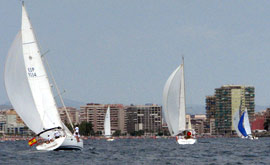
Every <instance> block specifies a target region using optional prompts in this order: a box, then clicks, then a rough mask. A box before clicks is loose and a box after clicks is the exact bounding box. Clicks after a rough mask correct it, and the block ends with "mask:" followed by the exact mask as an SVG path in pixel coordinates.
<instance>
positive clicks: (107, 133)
mask: <svg viewBox="0 0 270 165" xmlns="http://www.w3.org/2000/svg"><path fill="white" fill-rule="evenodd" d="M110 111H111V110H110V106H108V108H107V112H106V115H105V119H104V136H105V138H106V139H107V141H114V139H113V138H112V132H111V114H110Z"/></svg>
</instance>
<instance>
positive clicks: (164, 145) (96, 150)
mask: <svg viewBox="0 0 270 165" xmlns="http://www.w3.org/2000/svg"><path fill="white" fill-rule="evenodd" d="M0 164H1V165H2V164H9V165H11V164H50V165H52V164H72V165H79V164H147V165H148V164H150V165H152V164H270V138H260V139H259V140H253V141H252V140H248V139H240V138H202V139H198V142H197V143H196V144H194V145H179V144H177V143H176V141H175V139H162V138H161V139H118V140H115V141H113V142H107V141H105V140H84V149H83V150H82V151H50V152H44V151H37V150H36V149H35V147H29V146H28V144H27V141H13V142H12V141H6V142H2V143H0Z"/></svg>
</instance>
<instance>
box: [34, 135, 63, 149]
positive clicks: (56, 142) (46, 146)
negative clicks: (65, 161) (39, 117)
mask: <svg viewBox="0 0 270 165" xmlns="http://www.w3.org/2000/svg"><path fill="white" fill-rule="evenodd" d="M65 139H66V138H65V137H60V138H58V139H55V140H54V141H51V142H50V143H43V144H40V145H37V147H36V148H37V150H40V151H53V150H55V149H57V148H58V147H60V146H61V144H62V143H63V142H64V141H65Z"/></svg>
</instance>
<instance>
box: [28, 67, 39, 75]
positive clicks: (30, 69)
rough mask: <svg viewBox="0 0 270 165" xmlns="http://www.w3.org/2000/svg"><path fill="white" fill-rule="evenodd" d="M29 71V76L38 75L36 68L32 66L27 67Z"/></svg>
mask: <svg viewBox="0 0 270 165" xmlns="http://www.w3.org/2000/svg"><path fill="white" fill-rule="evenodd" d="M27 71H28V76H29V77H37V74H36V72H35V68H34V67H32V68H27Z"/></svg>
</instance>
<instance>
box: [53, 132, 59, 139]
mask: <svg viewBox="0 0 270 165" xmlns="http://www.w3.org/2000/svg"><path fill="white" fill-rule="evenodd" d="M59 137H60V133H59V131H57V130H55V131H54V138H55V139H58V138H59Z"/></svg>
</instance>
